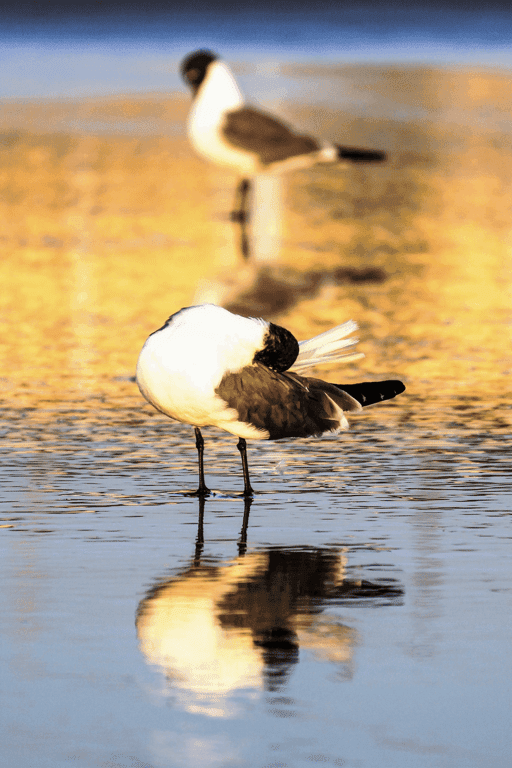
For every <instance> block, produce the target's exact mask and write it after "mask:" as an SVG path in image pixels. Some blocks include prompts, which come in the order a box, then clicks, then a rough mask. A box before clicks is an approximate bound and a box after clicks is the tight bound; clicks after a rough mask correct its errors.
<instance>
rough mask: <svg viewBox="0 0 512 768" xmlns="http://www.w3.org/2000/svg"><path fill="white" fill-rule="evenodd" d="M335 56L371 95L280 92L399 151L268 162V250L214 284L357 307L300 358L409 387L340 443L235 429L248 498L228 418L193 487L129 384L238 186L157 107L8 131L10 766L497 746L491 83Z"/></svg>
mask: <svg viewBox="0 0 512 768" xmlns="http://www.w3.org/2000/svg"><path fill="white" fill-rule="evenodd" d="M317 75H318V80H317V82H318V89H317V92H318V93H320V92H321V89H322V87H324V86H325V83H326V78H325V73H324V74H323V75H322V73H317ZM311 77H312V78H313V77H314V73H312V74H311ZM332 78H333V81H336V78H340V79H342V80H343V82H344V83H347V82H349V83H351V88H352V91H351V92H352V94H357V93H362V92H363V91H365V89H366V87H367V85H368V83H369V82H370V84H371V88H372V89H373V90H371V91H369V93H370V97H369V99H368V103H367V107H366V108H365V111H364V113H359V112H358V111H357V109H354V106H353V105H352V107H351V108H350V109H348V108H347V109H346V110H345V111H343V110H342V111H338V112H336V114H334V113H331V112H329V110H328V108H327V106H326V105H325V104H324V108H323V111H322V113H321V115H320V117H319V116H318V113H316V117H315V114H314V113H313V111H311V110H309V111H308V101H307V99H302V100H296V99H295V100H293V101H286V100H284V99H283V96H282V91H280V90H279V81H278V82H277V86H276V93H275V95H274V96H275V99H276V101H280V102H281V104H283V105H284V106H285V107H286V109H287V110H288V114H289V115H290V116H295V118H296V119H298V120H300V121H302V122H303V124H304V125H311V124H313V123H315V121H316V124H317V126H318V129H319V130H320V131H321V132H322V133H323V135H325V136H329V135H337V134H338V132H339V131H340V129H341V128H343V131H344V135H346V136H347V137H348V138H351V139H352V140H355V139H359V140H364V142H365V143H367V144H368V145H378V146H381V145H382V146H383V147H384V148H386V149H387V150H388V151H389V152H390V162H389V163H388V165H387V166H385V167H382V168H379V169H372V170H371V171H366V170H365V169H352V170H349V171H347V172H346V173H344V174H334V173H332V172H331V171H329V170H327V169H324V170H314V171H310V172H308V173H300V174H296V175H294V176H293V177H290V179H289V180H288V182H287V187H286V196H285V206H284V216H285V220H284V221H283V233H282V242H281V244H280V248H279V250H278V253H277V254H276V262H275V264H274V265H272V271H271V274H270V275H269V273H268V272H265V273H262V274H259V277H258V279H257V280H256V286H257V287H256V288H254V285H253V287H252V289H251V288H250V287H249V288H248V287H247V285H246V284H245V283H243V282H242V283H241V285H242V286H244V285H245V286H246V287H245V288H243V290H241V291H240V292H239V293H238V294H237V295H236V296H235V295H233V294H231V298H230V301H231V302H232V303H237V305H238V306H239V307H240V308H241V310H243V309H244V308H245V310H246V311H247V312H248V313H253V314H265V315H266V316H269V317H270V316H271V317H272V318H273V319H275V320H277V321H279V322H281V323H282V324H284V325H286V326H287V327H288V328H290V330H292V331H293V332H294V333H296V335H297V336H298V337H299V338H305V337H307V336H311V335H312V334H315V333H318V332H320V331H322V330H325V329H326V328H328V327H330V326H331V325H333V324H336V323H339V322H342V321H344V320H346V319H348V318H350V317H353V318H354V319H355V320H357V321H358V323H359V325H360V331H359V338H360V345H359V346H360V349H361V350H362V351H363V352H364V353H365V358H364V359H363V360H361V361H357V362H354V363H352V364H350V365H347V366H345V367H344V368H342V369H338V370H336V369H335V370H325V371H322V372H320V371H319V372H318V373H321V374H322V375H325V376H326V377H327V378H328V379H329V380H331V381H335V382H341V381H347V382H348V381H352V382H353V381H359V380H361V379H362V378H364V377H369V378H378V377H381V376H382V377H390V376H394V377H402V378H403V379H404V381H405V382H406V385H407V391H406V393H405V394H404V395H402V396H401V397H399V398H397V399H396V400H394V401H392V402H389V403H386V404H382V405H380V406H376V407H374V408H372V409H369V410H368V411H367V412H364V413H363V414H361V415H357V416H354V417H353V418H351V419H350V421H351V431H350V432H348V433H346V434H343V435H341V436H339V437H336V438H334V437H328V438H323V439H320V440H313V439H311V440H304V441H283V442H279V443H257V442H252V443H250V445H249V461H250V466H251V473H252V480H253V485H254V487H255V489H256V490H257V494H256V496H255V498H254V501H253V503H252V505H249V504H247V503H244V500H243V498H242V497H241V495H240V494H241V491H242V487H243V484H242V478H241V470H240V467H239V456H238V452H237V451H236V447H235V442H236V440H235V439H234V438H231V437H229V436H227V435H224V434H221V433H219V432H216V431H214V430H211V431H208V430H205V439H206V470H207V481H208V484H209V486H210V487H211V488H213V489H214V494H213V495H212V497H210V498H209V499H207V500H206V501H205V503H204V506H203V505H201V504H200V502H199V501H198V499H196V498H193V497H188V496H186V495H185V493H186V492H187V491H190V490H193V489H194V487H195V485H196V482H197V478H196V457H195V448H194V443H193V432H192V430H191V428H189V427H186V426H182V425H178V424H174V423H171V422H170V421H169V420H167V419H165V418H164V417H163V416H161V415H159V414H157V413H156V412H155V411H153V410H152V409H151V407H150V406H149V405H147V404H146V403H145V402H144V401H143V400H142V398H141V396H140V395H139V393H138V391H137V389H136V386H135V383H134V381H133V371H134V366H135V361H136V357H137V354H138V351H139V349H140V347H141V345H142V343H143V341H144V339H145V338H146V336H147V335H148V333H149V332H151V331H152V330H154V329H155V328H157V327H159V326H160V325H161V324H162V322H163V320H165V318H166V317H167V316H168V315H169V314H171V313H172V312H173V311H175V310H176V309H178V308H179V307H180V306H183V305H186V304H189V303H191V301H192V300H193V297H194V294H195V291H196V289H197V285H198V283H200V282H201V281H203V282H204V281H205V280H206V281H210V282H213V281H214V280H217V279H220V278H219V275H220V277H221V278H223V277H225V275H224V272H225V271H226V270H228V271H229V272H230V273H231V274H235V275H238V274H240V275H241V274H242V273H243V266H242V265H241V263H240V260H239V254H238V253H237V250H236V239H235V237H234V233H233V231H232V228H231V224H230V222H229V221H228V219H227V216H226V211H227V210H229V207H228V205H229V202H230V197H231V194H232V190H233V187H234V183H235V181H236V180H235V179H234V178H233V177H232V176H230V175H229V174H223V173H222V172H221V171H217V170H215V169H209V168H208V167H207V166H205V165H204V164H203V163H202V162H201V161H199V160H198V159H196V158H195V157H194V156H193V155H192V153H191V151H190V149H189V148H188V147H187V145H186V143H185V141H184V140H183V136H182V134H181V133H180V132H179V131H178V132H176V133H174V134H173V133H172V132H170V135H165V133H164V132H163V131H162V130H160V131H158V130H155V131H154V132H153V133H152V134H148V133H143V134H142V135H139V134H138V133H137V131H135V130H134V129H133V126H131V127H129V129H127V130H126V131H125V132H123V131H121V132H117V133H116V132H110V133H109V132H106V133H103V132H96V133H95V132H94V130H89V129H88V130H85V129H81V130H75V129H74V130H68V131H67V132H65V131H64V132H63V131H61V132H57V133H56V132H53V131H46V132H45V131H44V130H42V129H38V130H37V131H35V130H34V131H30V130H29V129H28V128H27V126H26V125H25V127H23V125H20V124H16V125H11V127H10V129H9V130H6V132H5V134H4V138H3V145H2V146H3V151H2V155H1V172H2V185H3V186H2V188H3V193H4V194H3V196H2V203H1V214H2V217H3V220H4V228H3V235H2V238H3V239H2V251H3V259H2V262H1V264H0V270H1V277H2V285H3V286H4V291H3V292H2V305H1V322H2V334H1V335H0V349H1V354H2V379H1V390H2V401H1V413H0V429H1V432H2V462H1V468H0V477H1V481H2V488H3V494H2V500H1V504H0V515H1V517H0V525H1V529H0V546H1V548H2V558H1V561H0V562H1V566H0V567H1V574H2V584H3V590H2V596H1V603H0V604H1V609H0V610H1V615H2V627H3V633H2V646H1V653H2V661H3V665H2V666H3V669H4V674H3V676H2V678H3V679H2V712H3V715H4V716H3V728H4V730H3V733H2V745H3V752H4V754H5V758H4V759H5V762H6V764H8V765H16V766H18V767H19V768H46V767H47V766H48V768H50V766H51V768H60V766H63V767H64V766H70V765H83V766H84V767H85V768H93V766H94V767H95V766H101V767H102V768H103V767H106V766H116V767H117V766H129V768H141V766H144V767H145V768H157V767H158V768H160V767H162V768H189V767H190V768H194V767H195V766H198V767H199V766H201V767H202V766H212V768H213V767H215V768H220V767H222V768H223V767H224V766H237V768H238V767H239V766H247V768H263V767H264V766H265V767H268V768H270V767H271V766H272V768H277V767H278V766H279V768H281V767H283V768H284V767H285V766H290V767H292V766H293V767H297V768H298V767H299V766H301V767H302V766H304V767H305V766H309V765H311V764H315V763H323V764H326V765H334V766H352V767H354V768H360V767H362V766H368V768H370V767H373V766H376V765H378V766H381V767H382V768H387V767H388V766H389V768H400V767H401V766H403V767H404V768H406V767H407V768H409V767H410V766H411V765H414V766H419V767H420V768H422V767H423V766H425V768H432V767H434V766H435V767H437V766H439V767H441V766H442V768H461V767H462V766H464V767H466V766H467V767H468V768H473V767H478V768H480V767H482V768H483V767H484V766H485V768H488V767H489V766H491V767H492V768H494V767H500V768H501V767H503V768H505V766H508V765H509V761H510V758H509V752H510V724H509V716H508V712H509V699H510V688H511V684H512V680H511V673H510V665H509V664H508V663H507V658H508V653H509V646H510V632H511V625H510V619H509V615H510V603H511V596H512V583H511V569H510V557H509V551H510V539H511V532H510V513H509V510H510V492H511V490H512V489H511V480H510V478H511V459H510V456H511V448H512V424H511V415H512V414H511V404H510V371H511V370H512V359H511V352H510V328H511V306H512V305H511V301H510V299H511V290H510V288H511V280H510V200H511V196H510V171H511V166H512V163H511V143H510V132H509V123H508V122H507V120H508V118H507V117H506V113H508V106H507V105H508V104H509V101H510V96H509V95H508V96H507V93H509V92H510V91H509V89H508V87H507V79H506V77H505V76H504V75H503V73H501V74H496V73H489V72H477V71H474V72H466V73H460V72H459V73H457V72H445V73H444V74H442V73H441V72H440V71H435V72H434V71H432V70H427V71H421V72H420V71H416V72H415V73H412V74H411V72H410V70H407V71H401V72H400V71H398V72H397V70H396V69H393V68H392V69H391V70H389V69H388V70H385V71H375V70H373V71H372V72H371V73H369V72H368V71H362V72H358V71H357V70H355V69H354V70H346V69H345V70H344V71H342V72H337V73H332ZM322 83H323V84H324V85H323V86H322ZM397 83H399V84H400V86H403V85H404V84H407V83H409V84H410V91H409V95H407V93H406V92H404V88H403V87H398V86H397ZM261 87H262V88H263V84H262V86H261ZM367 93H368V91H367ZM371 94H374V96H371ZM418 94H419V96H418V98H416V96H417V95H418ZM453 94H457V99H454V98H453ZM507 98H508V100H509V101H508V102H507V101H506V99H507ZM311 103H313V102H312V101H311V100H310V101H309V104H311ZM173 104H174V106H175V108H176V110H177V112H176V113H175V114H176V115H177V117H176V118H175V122H176V124H178V123H179V119H178V118H179V115H180V114H181V112H179V109H182V106H183V105H181V106H180V103H176V102H173V101H172V99H169V100H165V99H160V100H159V99H158V98H157V97H155V99H154V100H151V99H150V100H149V101H142V102H141V101H137V100H133V101H130V100H124V101H123V100H121V101H116V100H113V101H112V103H111V104H110V105H108V104H106V102H105V101H101V102H98V103H96V105H92V104H89V105H88V106H86V107H85V108H84V105H83V104H80V103H77V105H76V107H75V108H76V110H80V109H82V110H83V109H85V110H86V112H87V110H89V112H87V114H89V115H90V114H91V110H92V113H94V110H96V116H95V119H97V118H98V115H100V116H101V115H104V114H105V112H106V113H107V115H109V119H115V120H117V121H119V122H120V123H122V121H123V119H124V117H126V119H127V120H131V119H132V118H133V116H135V117H137V115H139V116H140V112H141V110H142V112H143V113H144V115H145V119H149V120H150V121H151V120H152V119H153V117H154V116H155V115H156V117H158V115H160V118H159V119H162V120H167V119H168V118H167V117H166V115H171V113H172V108H173V107H172V105H173ZM368 104H369V105H370V106H368ZM372 104H373V105H387V107H386V109H387V112H386V111H385V110H384V111H379V110H380V109H381V108H380V107H379V108H377V107H376V111H375V113H372V111H371V110H372V106H371V105H372ZM393 105H394V106H393ZM44 108H45V109H47V108H48V105H46V106H44ZM38 109H40V106H38V105H35V106H34V110H36V112H37V110H38ZM351 110H352V111H351ZM400 110H402V113H400ZM414 110H416V111H415V112H414V114H413V111H414ZM394 113H396V114H394ZM81 114H82V115H83V114H84V113H83V112H82V113H81ZM369 114H370V115H371V114H373V119H371V120H370V119H369V117H368V115H369ZM475 115H478V116H479V119H478V120H475V119H474V118H475ZM123 116H124V117H123ZM148 116H149V117H148ZM87 119H89V118H87ZM169 119H171V118H169ZM500 121H502V122H500ZM375 142H377V144H375ZM381 142H383V143H382V144H381ZM358 143H359V142H358ZM267 269H268V266H267ZM223 270H224V272H223ZM256 271H257V269H256ZM256 276H257V275H256ZM269 285H270V286H272V290H270V291H269V290H268V286H269ZM258 286H259V287H258ZM283 286H284V287H283ZM7 288H8V290H7Z"/></svg>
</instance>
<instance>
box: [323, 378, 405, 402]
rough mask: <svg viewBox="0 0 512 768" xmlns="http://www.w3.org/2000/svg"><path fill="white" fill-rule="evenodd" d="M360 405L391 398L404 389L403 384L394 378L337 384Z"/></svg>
mask: <svg viewBox="0 0 512 768" xmlns="http://www.w3.org/2000/svg"><path fill="white" fill-rule="evenodd" d="M336 386H337V387H339V388H340V389H342V390H343V391H344V392H346V393H347V394H348V395H351V396H352V397H353V398H354V400H357V402H358V403H361V405H362V406H366V405H373V403H380V401H381V400H391V398H392V397H396V395H399V394H400V393H401V392H403V391H404V390H405V385H404V384H402V382H401V381H397V380H396V379H389V380H388V381H364V382H362V383H361V384H337V385H336Z"/></svg>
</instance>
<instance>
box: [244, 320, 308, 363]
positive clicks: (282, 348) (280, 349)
mask: <svg viewBox="0 0 512 768" xmlns="http://www.w3.org/2000/svg"><path fill="white" fill-rule="evenodd" d="M263 341H264V344H265V346H264V347H263V349H261V350H260V351H259V352H257V353H256V354H255V355H254V359H253V362H255V363H263V365H266V366H267V368H271V369H272V370H273V371H277V372H278V373H283V372H284V371H287V370H288V368H291V366H292V365H293V364H294V362H295V361H296V359H297V357H298V355H299V342H298V341H297V339H296V338H295V336H294V335H293V333H290V331H288V330H287V329H286V328H283V327H282V326H281V325H275V324H274V323H269V325H268V330H267V333H266V334H265V338H264V339H263Z"/></svg>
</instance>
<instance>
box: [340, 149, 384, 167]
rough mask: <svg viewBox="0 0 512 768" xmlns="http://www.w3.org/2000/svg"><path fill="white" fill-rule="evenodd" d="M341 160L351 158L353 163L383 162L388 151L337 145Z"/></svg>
mask: <svg viewBox="0 0 512 768" xmlns="http://www.w3.org/2000/svg"><path fill="white" fill-rule="evenodd" d="M336 148H337V150H338V157H339V159H340V160H349V162H351V163H382V162H383V161H384V160H386V153H385V152H381V151H380V150H378V149H359V148H358V147H340V146H339V145H336Z"/></svg>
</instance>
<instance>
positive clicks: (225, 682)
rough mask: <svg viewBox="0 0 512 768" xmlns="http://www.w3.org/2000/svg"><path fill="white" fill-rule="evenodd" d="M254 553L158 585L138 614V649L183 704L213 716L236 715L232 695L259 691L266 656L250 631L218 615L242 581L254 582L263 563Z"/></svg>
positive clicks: (188, 708) (186, 707)
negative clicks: (214, 571)
mask: <svg viewBox="0 0 512 768" xmlns="http://www.w3.org/2000/svg"><path fill="white" fill-rule="evenodd" d="M265 562H266V561H265V558H264V557H263V556H262V555H252V556H250V557H246V558H243V559H239V560H237V561H235V563H233V564H231V565H230V567H229V568H222V569H221V571H220V573H219V575H218V576H217V577H216V578H213V576H212V574H211V573H210V572H208V571H206V573H204V574H203V573H202V572H201V570H199V571H197V572H195V571H192V572H191V573H190V574H188V575H187V576H185V577H182V578H180V579H176V580H173V581H171V582H169V584H167V585H165V586H163V587H161V588H160V589H158V590H157V591H156V593H155V595H153V596H152V597H150V598H148V599H147V600H145V601H144V603H143V604H142V606H141V610H140V611H139V615H138V617H137V634H138V637H139V642H140V649H141V651H142V653H143V654H144V657H145V659H146V661H147V662H148V663H150V664H155V665H157V666H158V667H159V668H160V669H161V671H162V672H163V673H164V674H165V675H166V677H167V678H168V679H169V680H170V681H171V682H172V685H173V689H174V693H175V694H176V696H177V697H178V699H179V701H180V703H181V705H182V707H183V708H184V709H187V710H188V711H191V712H203V713H204V714H208V715H211V716H228V715H230V714H232V712H231V709H232V704H230V703H229V701H228V698H227V697H228V696H229V694H232V693H234V692H236V691H237V690H238V691H241V690H243V689H252V690H253V691H255V690H259V689H261V687H262V680H263V666H264V665H263V659H262V656H261V653H260V651H259V650H258V649H257V648H256V647H255V646H254V643H253V640H252V635H251V633H250V632H249V631H248V630H237V629H236V628H224V627H222V625H221V623H220V621H219V619H218V616H217V613H218V610H219V609H218V606H219V604H220V603H221V601H222V599H223V598H224V596H225V595H226V594H227V593H229V592H230V591H233V590H234V589H235V588H236V584H237V583H238V582H241V581H244V580H250V579H251V578H253V577H254V575H255V574H256V573H257V572H259V571H260V570H261V569H262V567H263V565H264V564H265Z"/></svg>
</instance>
